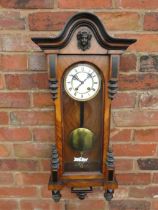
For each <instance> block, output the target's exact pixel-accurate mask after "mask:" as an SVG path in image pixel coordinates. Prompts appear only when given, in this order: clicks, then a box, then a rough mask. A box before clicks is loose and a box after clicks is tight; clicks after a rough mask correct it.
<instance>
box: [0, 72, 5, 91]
mask: <svg viewBox="0 0 158 210" xmlns="http://www.w3.org/2000/svg"><path fill="white" fill-rule="evenodd" d="M3 88H4V80H3V77H2V75H0V89H3Z"/></svg>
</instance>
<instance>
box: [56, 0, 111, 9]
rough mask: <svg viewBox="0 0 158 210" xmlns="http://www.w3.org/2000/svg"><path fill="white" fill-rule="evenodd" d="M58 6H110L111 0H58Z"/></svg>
mask: <svg viewBox="0 0 158 210" xmlns="http://www.w3.org/2000/svg"><path fill="white" fill-rule="evenodd" d="M58 5H59V8H62V9H102V8H111V7H112V1H111V0H106V1H104V0H94V1H91V0H87V1H84V0H79V1H71V0H59V4H58Z"/></svg>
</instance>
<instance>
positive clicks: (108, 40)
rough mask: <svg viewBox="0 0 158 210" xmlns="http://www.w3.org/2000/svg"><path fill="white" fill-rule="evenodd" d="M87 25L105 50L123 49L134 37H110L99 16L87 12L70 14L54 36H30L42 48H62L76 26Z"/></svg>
mask: <svg viewBox="0 0 158 210" xmlns="http://www.w3.org/2000/svg"><path fill="white" fill-rule="evenodd" d="M80 27H81V28H82V27H87V28H88V29H89V30H90V31H92V33H93V34H94V37H95V39H96V40H97V42H98V44H99V45H100V46H101V47H102V48H104V49H107V50H125V49H127V48H128V47H129V45H131V44H132V43H134V42H136V40H135V39H120V38H114V37H111V36H110V35H109V34H108V33H107V32H106V30H105V28H104V26H103V24H102V23H101V21H100V20H99V18H98V17H97V16H96V15H94V14H92V13H88V12H81V13H77V14H75V15H74V16H72V17H71V18H70V19H69V20H68V21H67V23H66V24H65V27H64V29H63V31H62V32H61V33H60V34H59V35H58V36H56V37H48V38H43V37H42V38H37V37H36V38H32V41H33V42H35V43H36V44H37V45H38V46H39V47H40V48H41V49H42V50H51V49H62V48H64V47H66V46H67V45H68V44H69V42H70V41H71V38H72V36H73V34H74V33H75V31H76V30H77V29H78V28H80Z"/></svg>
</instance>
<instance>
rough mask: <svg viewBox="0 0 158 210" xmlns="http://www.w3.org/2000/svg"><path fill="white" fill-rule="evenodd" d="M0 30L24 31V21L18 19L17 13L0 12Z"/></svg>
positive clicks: (18, 14)
mask: <svg viewBox="0 0 158 210" xmlns="http://www.w3.org/2000/svg"><path fill="white" fill-rule="evenodd" d="M0 4H1V2H0ZM0 29H1V30H3V29H4V30H16V29H18V30H21V29H25V19H24V18H21V17H20V13H19V12H13V11H12V12H11V11H9V12H8V11H4V12H3V11H1V12H0Z"/></svg>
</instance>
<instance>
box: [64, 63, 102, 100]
mask: <svg viewBox="0 0 158 210" xmlns="http://www.w3.org/2000/svg"><path fill="white" fill-rule="evenodd" d="M81 65H84V66H88V67H89V68H91V69H92V70H93V71H94V72H95V73H96V75H97V77H98V82H99V84H98V89H97V91H96V92H95V94H94V95H92V96H91V97H89V98H87V99H81V98H76V97H74V96H73V95H71V94H70V92H69V91H68V89H67V87H66V77H67V75H68V74H69V72H70V71H71V70H72V69H74V68H75V67H76V66H81ZM63 80H64V90H65V92H66V93H67V94H68V95H69V96H70V97H71V98H72V99H74V100H75V101H80V102H82V101H89V100H91V99H93V98H95V97H96V96H97V94H98V93H99V91H100V89H101V75H100V72H99V70H98V68H97V67H96V66H94V64H91V63H87V62H86V63H85V62H79V63H74V64H72V65H71V66H69V67H68V68H67V70H66V71H65V73H64V76H63Z"/></svg>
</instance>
